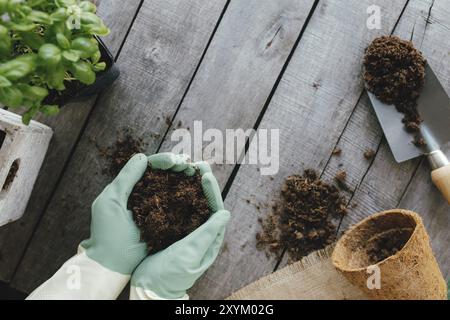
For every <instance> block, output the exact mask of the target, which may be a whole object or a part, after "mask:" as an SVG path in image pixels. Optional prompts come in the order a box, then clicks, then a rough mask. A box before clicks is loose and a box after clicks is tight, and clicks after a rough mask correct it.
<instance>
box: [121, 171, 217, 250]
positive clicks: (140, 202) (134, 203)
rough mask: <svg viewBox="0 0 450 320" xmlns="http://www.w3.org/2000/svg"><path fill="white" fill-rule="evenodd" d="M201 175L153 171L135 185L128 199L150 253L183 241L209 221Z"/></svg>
mask: <svg viewBox="0 0 450 320" xmlns="http://www.w3.org/2000/svg"><path fill="white" fill-rule="evenodd" d="M201 180H202V178H201V175H200V173H199V172H196V173H195V174H194V175H193V176H186V175H185V174H184V173H182V172H181V173H177V172H172V171H162V170H152V169H151V167H150V166H149V167H148V168H147V170H146V172H145V174H144V177H143V178H142V179H141V180H140V181H139V182H138V183H137V184H136V186H135V187H134V189H133V192H132V193H131V195H130V198H129V200H128V208H129V209H130V210H131V211H132V212H133V218H134V221H135V222H136V225H137V226H138V227H139V229H140V230H141V238H142V240H143V241H145V242H146V243H147V246H148V252H149V253H156V252H158V251H160V250H163V249H165V248H167V247H168V246H170V245H171V244H173V243H174V242H176V241H178V240H181V239H182V238H184V237H185V236H187V235H188V234H190V233H191V232H192V231H194V230H195V229H197V228H198V227H199V226H201V225H202V224H203V223H205V222H206V220H208V218H209V216H210V214H211V212H210V209H209V205H208V201H207V199H206V197H205V195H204V193H203V188H202V182H201Z"/></svg>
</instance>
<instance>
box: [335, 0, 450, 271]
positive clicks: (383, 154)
mask: <svg viewBox="0 0 450 320" xmlns="http://www.w3.org/2000/svg"><path fill="white" fill-rule="evenodd" d="M430 8H431V11H430ZM430 12H431V14H430ZM449 16H450V3H448V2H446V1H431V0H430V1H424V0H415V1H410V2H409V4H408V6H407V8H406V10H405V13H404V16H403V18H402V19H401V20H400V23H399V25H398V28H397V30H396V32H395V33H396V34H397V35H399V36H401V37H403V38H406V39H409V38H410V37H411V36H413V37H412V39H413V41H414V43H415V44H416V45H417V46H418V47H420V48H421V49H422V51H423V53H424V54H425V56H426V58H427V59H428V61H429V63H430V65H431V66H432V68H433V69H434V70H436V72H437V73H438V77H439V78H440V80H441V81H442V83H443V85H444V87H445V88H446V89H448V90H449V89H450V80H449V79H450V71H449V64H450V62H449V59H448V54H449V50H450V44H449V43H448V41H446V40H445V39H446V37H447V35H448V30H449V27H450V25H449V23H448V21H449ZM427 21H430V22H429V23H428V22H427ZM413 30H414V33H412V32H413ZM367 112H369V111H367ZM368 125H369V126H374V127H375V126H376V127H378V125H377V124H375V123H373V124H368ZM377 130H380V129H379V128H378V129H377ZM344 135H349V136H350V138H353V139H355V138H356V137H360V139H365V138H366V137H367V135H366V134H364V133H362V132H358V131H356V132H354V133H351V132H348V133H344ZM352 151H353V150H351V149H350V150H348V151H347V152H352ZM418 164H419V159H415V160H412V161H408V162H406V163H402V164H397V163H395V160H394V159H393V157H392V154H391V152H390V150H389V147H388V145H387V143H386V142H385V141H384V140H383V141H382V142H381V146H380V151H379V152H378V154H377V156H376V158H375V159H374V162H373V165H372V167H371V168H370V169H369V171H368V172H367V174H366V176H365V178H364V180H363V181H362V183H361V185H360V186H359V188H358V190H357V191H356V193H355V195H354V197H353V199H352V203H354V204H356V205H357V207H356V208H355V209H353V210H352V212H351V214H349V215H348V216H347V217H345V218H344V219H343V221H342V225H341V231H344V230H345V229H347V228H348V227H349V226H350V225H352V224H354V223H356V222H358V221H360V220H361V219H363V218H365V217H367V216H368V215H370V214H373V213H375V212H377V211H380V210H385V209H392V208H395V207H397V206H398V205H399V202H400V200H401V198H402V196H403V195H404V193H405V189H406V188H407V187H408V186H410V188H409V189H410V190H411V191H409V192H408V195H407V196H406V197H405V199H404V201H402V202H401V203H400V207H403V208H410V209H414V208H417V211H418V212H419V213H421V214H422V216H423V217H424V220H425V223H426V225H427V226H430V228H431V230H429V231H430V234H431V237H432V239H433V245H434V248H435V250H437V252H438V255H439V256H440V260H439V261H440V262H441V264H442V266H446V264H445V262H446V261H448V259H449V253H448V250H447V249H448V248H447V246H446V245H445V243H446V242H445V240H448V238H445V236H446V235H445V233H446V231H445V229H446V227H445V226H446V225H447V226H448V225H449V220H447V222H446V223H447V224H445V223H444V221H443V220H442V219H444V220H445V217H446V215H445V214H444V212H447V213H448V207H447V204H446V203H445V201H444V200H443V199H442V198H441V197H439V193H438V191H436V190H434V188H432V187H431V182H430V178H429V175H430V173H429V168H428V167H427V165H422V166H421V167H420V168H419V170H418V173H417V175H416V177H415V178H414V179H413V180H412V182H411V178H412V175H413V174H414V172H415V170H416V168H417V166H418ZM427 170H428V172H427ZM419 177H420V178H419ZM425 177H427V178H425ZM420 179H421V180H420ZM419 182H420V183H419ZM417 184H419V185H417ZM419 190H423V191H422V192H420V191H419ZM425 190H426V193H425ZM428 199H430V201H428ZM439 212H441V213H440V216H441V218H440V219H441V221H440V226H438V225H436V224H433V223H434V222H435V221H436V219H437V217H438V216H439ZM435 214H436V216H435ZM447 218H448V214H447ZM441 228H442V229H441ZM445 270H446V271H445V272H447V274H448V271H449V270H450V267H446V269H445Z"/></svg>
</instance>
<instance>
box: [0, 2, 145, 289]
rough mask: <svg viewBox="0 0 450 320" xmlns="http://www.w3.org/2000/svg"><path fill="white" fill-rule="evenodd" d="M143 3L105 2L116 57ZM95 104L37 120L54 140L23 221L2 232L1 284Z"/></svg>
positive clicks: (82, 104) (108, 39)
mask: <svg viewBox="0 0 450 320" xmlns="http://www.w3.org/2000/svg"><path fill="white" fill-rule="evenodd" d="M140 3H141V0H129V1H127V5H126V6H124V5H123V4H122V3H121V2H119V1H115V0H103V1H102V4H101V5H100V6H99V11H98V14H99V15H100V16H101V17H102V18H103V19H104V21H105V23H106V24H107V25H108V26H109V27H110V29H111V34H110V35H109V36H108V37H106V38H105V39H104V40H105V42H106V44H107V46H108V48H109V49H110V50H111V52H112V53H113V54H114V55H117V53H118V52H119V49H120V47H121V45H122V43H123V41H124V39H125V37H126V35H127V32H128V29H129V27H130V25H131V23H132V21H133V18H134V16H135V13H136V11H137V9H138V7H139V5H140ZM94 102H95V98H91V99H89V100H87V101H84V102H80V103H73V104H71V105H68V106H66V107H65V108H63V109H62V110H61V112H60V114H59V115H58V116H57V117H55V118H45V117H39V118H38V119H37V120H39V121H41V122H43V123H45V124H47V125H48V126H50V127H51V128H53V130H54V136H53V139H52V141H51V143H50V147H49V150H48V153H47V156H46V158H45V160H44V163H43V166H42V168H41V171H40V174H39V177H38V179H37V181H36V184H35V187H34V191H33V193H32V195H31V198H30V201H29V203H28V207H27V210H26V212H25V215H24V217H23V218H22V219H20V220H19V221H16V222H14V223H12V224H10V225H7V226H5V227H2V228H0V279H1V280H2V281H6V282H9V280H10V279H11V277H12V275H13V272H14V270H15V268H16V266H17V264H18V263H19V260H20V258H21V256H22V254H23V252H24V250H25V247H26V245H27V243H28V240H29V239H30V237H31V235H32V233H33V230H34V228H35V226H36V224H37V222H38V221H39V219H40V217H41V215H42V214H43V212H44V210H45V207H46V205H47V202H48V200H49V199H50V196H51V194H52V192H53V190H54V187H55V186H56V183H57V181H58V179H59V177H60V175H61V173H62V171H63V169H64V166H65V164H66V162H67V160H68V158H69V156H70V154H71V151H72V149H73V147H74V145H75V143H76V141H77V139H78V137H79V134H80V132H81V131H82V130H83V126H84V123H85V122H86V119H87V117H88V115H89V113H90V111H91V108H92V107H93V105H94Z"/></svg>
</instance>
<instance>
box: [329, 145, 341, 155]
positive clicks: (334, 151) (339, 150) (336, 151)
mask: <svg viewBox="0 0 450 320" xmlns="http://www.w3.org/2000/svg"><path fill="white" fill-rule="evenodd" d="M341 154H342V149H341V148H338V147H336V148H335V149H334V150H333V152H332V153H331V155H333V156H340V155H341Z"/></svg>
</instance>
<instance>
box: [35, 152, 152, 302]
mask: <svg viewBox="0 0 450 320" xmlns="http://www.w3.org/2000/svg"><path fill="white" fill-rule="evenodd" d="M147 165H148V160H147V156H145V155H144V154H138V155H135V156H134V157H133V158H132V159H131V160H130V161H129V162H128V163H127V164H126V165H125V167H124V168H123V169H122V171H121V172H120V173H119V175H118V176H117V177H116V178H115V179H114V181H113V182H112V183H111V184H109V185H108V186H107V187H106V188H105V189H104V190H103V192H102V193H101V194H100V195H99V196H98V198H97V199H96V200H95V202H94V203H93V205H92V210H91V211H92V220H91V236H90V238H89V239H87V240H85V241H83V242H82V243H81V244H80V246H79V248H78V254H77V255H75V256H74V257H72V258H71V259H69V260H68V261H67V262H66V263H65V264H64V265H63V266H62V267H61V268H60V269H59V270H58V271H57V272H56V273H55V274H54V275H53V276H52V277H51V278H50V279H49V280H47V281H46V282H45V283H44V284H42V285H41V286H40V287H39V288H37V289H36V290H35V291H34V292H33V293H32V294H31V295H30V296H29V297H28V299H116V298H117V296H118V295H119V294H120V292H121V291H122V290H123V288H124V287H125V286H126V284H127V283H128V282H129V280H130V278H131V273H132V272H133V270H134V269H135V268H136V266H137V265H138V264H139V263H140V262H141V261H142V260H143V259H144V258H145V257H146V255H147V246H146V244H145V243H143V242H141V241H140V232H139V229H138V227H137V226H136V225H135V224H134V221H133V217H132V214H131V212H130V211H129V210H127V202H128V197H129V195H130V193H131V191H132V189H133V187H134V185H135V184H136V183H137V182H138V181H139V180H140V179H141V177H142V176H143V174H144V172H145V170H146V169H147Z"/></svg>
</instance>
